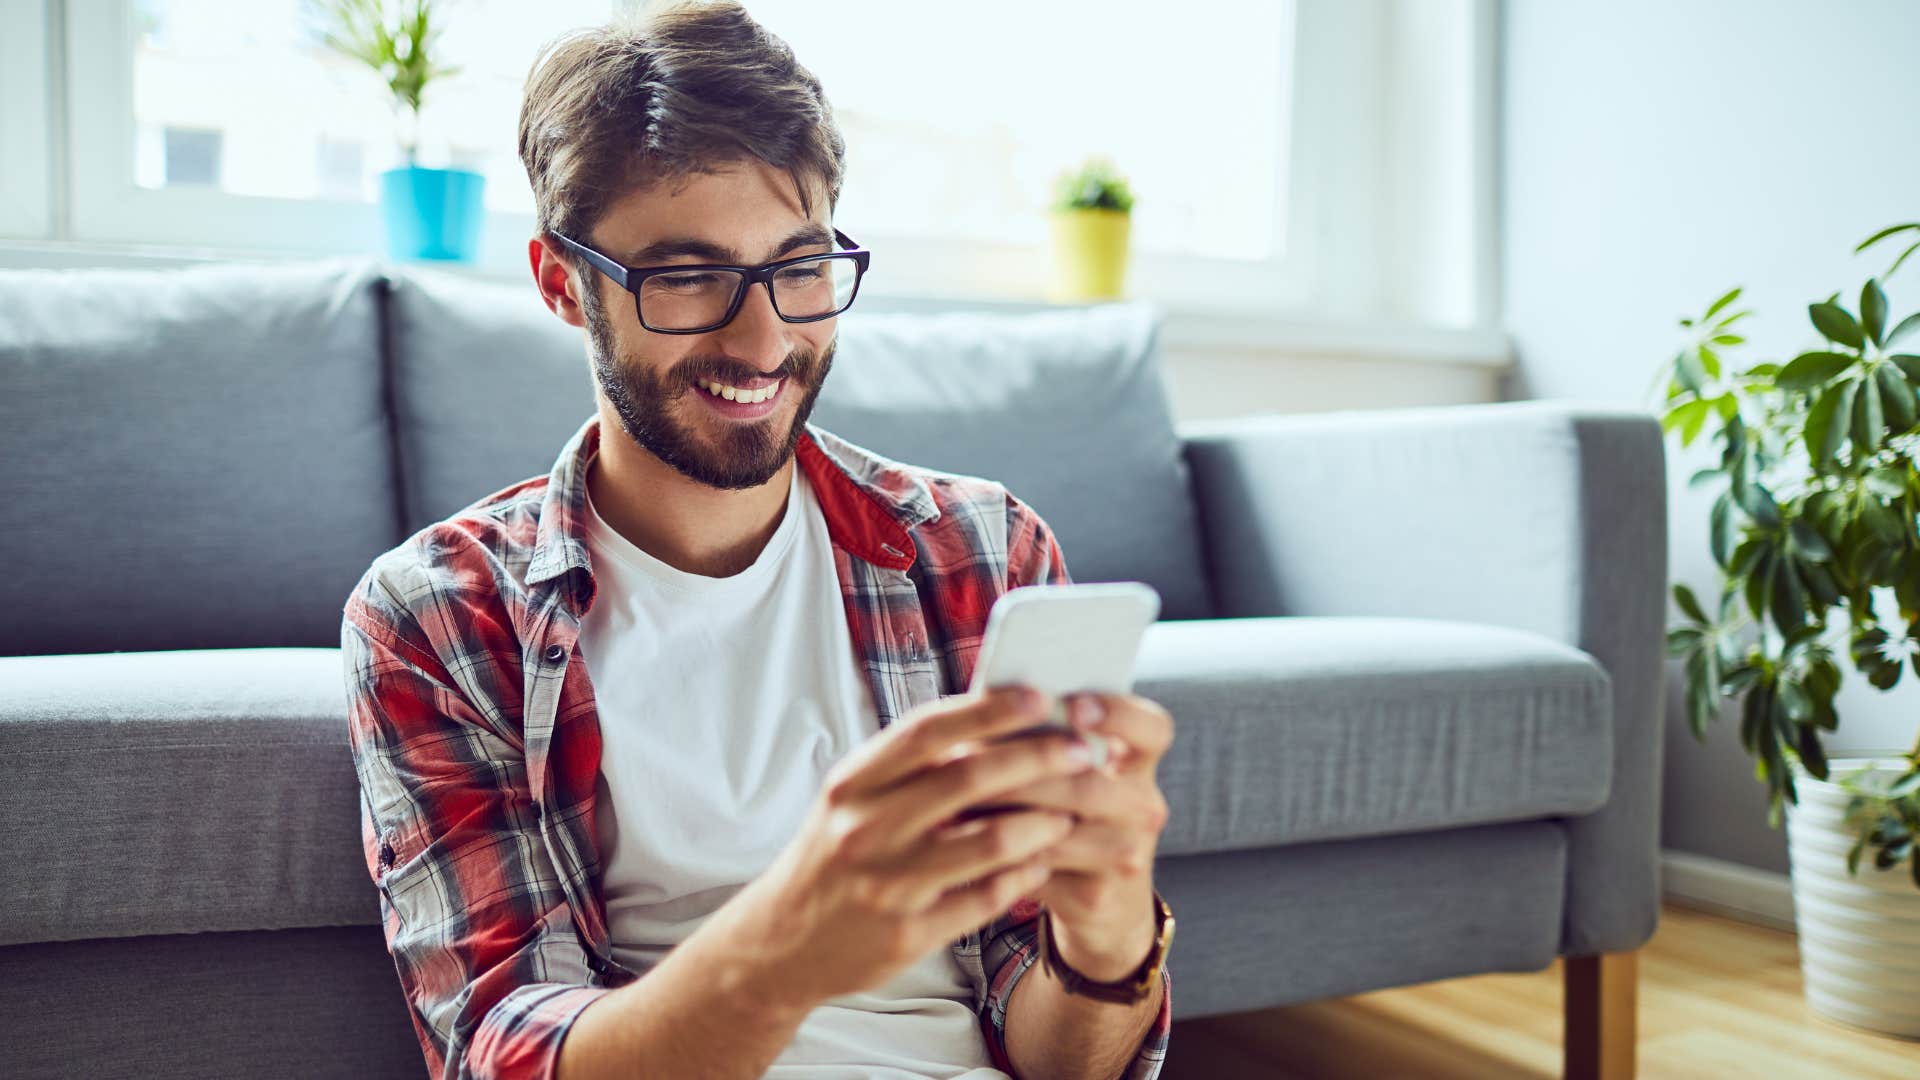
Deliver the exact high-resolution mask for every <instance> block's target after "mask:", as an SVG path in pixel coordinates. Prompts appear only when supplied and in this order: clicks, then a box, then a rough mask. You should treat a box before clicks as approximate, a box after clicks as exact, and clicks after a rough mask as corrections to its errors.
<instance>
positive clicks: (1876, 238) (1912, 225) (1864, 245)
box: [1853, 221, 1920, 255]
mask: <svg viewBox="0 0 1920 1080" xmlns="http://www.w3.org/2000/svg"><path fill="white" fill-rule="evenodd" d="M1908 230H1920V221H1910V222H1907V223H1906V224H1904V225H1889V226H1887V227H1886V228H1884V229H1881V230H1880V231H1879V232H1877V233H1874V234H1873V235H1872V236H1869V237H1867V238H1866V239H1865V240H1862V241H1860V246H1859V247H1856V248H1854V249H1853V253H1854V254H1855V255H1858V254H1860V253H1861V252H1863V251H1865V250H1867V249H1868V248H1870V247H1872V246H1873V245H1875V244H1877V243H1879V242H1880V241H1882V240H1885V239H1886V238H1887V237H1889V236H1892V235H1894V234H1895V233H1903V232H1907V231H1908Z"/></svg>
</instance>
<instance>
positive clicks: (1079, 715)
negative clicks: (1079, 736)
mask: <svg viewBox="0 0 1920 1080" xmlns="http://www.w3.org/2000/svg"><path fill="white" fill-rule="evenodd" d="M1106 717H1107V707H1106V706H1105V705H1104V704H1102V703H1101V701H1100V699H1099V698H1098V697H1095V696H1093V695H1091V694H1081V695H1079V696H1078V697H1075V698H1074V699H1073V724H1074V726H1075V727H1077V728H1079V729H1081V730H1082V731H1085V730H1086V729H1088V728H1096V727H1099V726H1100V721H1102V720H1104V719H1106Z"/></svg>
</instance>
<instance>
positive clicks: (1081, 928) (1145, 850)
mask: <svg viewBox="0 0 1920 1080" xmlns="http://www.w3.org/2000/svg"><path fill="white" fill-rule="evenodd" d="M1067 713H1068V717H1069V719H1070V720H1071V721H1072V722H1073V726H1074V728H1075V730H1078V731H1085V732H1089V733H1092V734H1097V735H1099V736H1100V737H1102V738H1104V739H1105V740H1106V742H1107V753H1108V760H1107V763H1106V764H1105V765H1103V766H1101V767H1100V768H1099V769H1096V770H1091V771H1088V772H1083V773H1079V774H1077V775H1073V776H1053V777H1047V778H1044V779H1041V780H1038V781H1035V782H1034V783H1031V784H1028V785H1026V786H1024V787H1021V788H1018V789H1016V790H1014V791H1011V792H1009V793H1007V795H1006V797H1005V801H1006V802H1009V803H1018V804H1021V805H1025V806H1030V807H1037V808H1049V809H1054V810H1059V811H1063V812H1066V813H1070V814H1072V815H1073V817H1074V825H1073V829H1072V831H1071V832H1069V833H1068V834H1067V836H1066V837H1065V838H1064V839H1062V840H1060V841H1058V842H1056V843H1055V844H1054V845H1053V846H1052V847H1050V848H1048V849H1046V850H1045V851H1043V852H1042V853H1041V856H1040V857H1041V859H1042V860H1043V861H1044V862H1045V863H1046V864H1047V865H1049V866H1051V867H1052V868H1053V875H1052V876H1051V877H1050V878H1049V879H1048V880H1047V882H1046V884H1045V885H1044V886H1042V887H1041V888H1039V889H1037V890H1035V891H1034V893H1033V896H1034V897H1035V899H1037V900H1039V901H1040V902H1041V903H1042V904H1043V905H1045V906H1046V908H1047V909H1048V910H1050V911H1051V912H1052V913H1053V916H1052V927H1053V934H1054V939H1055V942H1056V944H1057V947H1058V948H1059V950H1060V956H1061V958H1062V959H1064V960H1065V961H1066V962H1067V964H1068V965H1069V966H1071V967H1072V968H1073V969H1074V970H1075V971H1078V972H1080V973H1081V974H1082V975H1084V976H1086V977H1087V978H1089V979H1093V980H1096V981H1099V982H1112V981H1115V980H1117V979H1121V978H1124V977H1126V976H1127V975H1128V974H1130V973H1131V972H1132V971H1133V969H1134V968H1136V967H1138V966H1139V965H1140V961H1141V960H1143V959H1145V958H1146V955H1147V952H1148V950H1149V949H1151V948H1152V946H1153V934H1154V929H1155V922H1154V917H1153V858H1154V853H1155V851H1156V850H1157V849H1158V848H1159V845H1160V831H1161V829H1162V828H1164V827H1165V826H1166V823H1167V800H1166V798H1165V797H1164V796H1162V795H1161V793H1160V785H1159V782H1158V781H1157V779H1156V778H1155V775H1154V774H1155V770H1156V769H1157V768H1158V767H1159V764H1160V759H1161V757H1162V756H1164V755H1165V754H1166V752H1167V747H1169V746H1171V745H1172V743H1173V717H1172V716H1171V715H1169V714H1168V712H1167V710H1166V709H1164V708H1162V707H1161V706H1160V705H1159V704H1158V703H1157V702H1154V701H1151V700H1149V699H1147V698H1143V697H1140V696H1138V695H1136V694H1096V693H1083V694H1074V695H1071V696H1069V697H1068V699H1067ZM1096 716H1097V717H1098V718H1097V719H1096V718H1095V717H1096Z"/></svg>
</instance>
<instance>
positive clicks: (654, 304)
mask: <svg viewBox="0 0 1920 1080" xmlns="http://www.w3.org/2000/svg"><path fill="white" fill-rule="evenodd" d="M553 237H554V239H556V240H558V241H560V242H561V243H562V244H565V245H566V246H567V248H568V249H569V250H571V251H575V252H578V253H579V255H580V256H581V257H582V258H584V259H586V260H587V262H588V263H589V264H591V265H592V266H593V267H594V269H596V270H599V271H600V272H601V273H603V274H605V275H607V276H608V277H610V278H612V279H613V283H614V284H616V285H618V286H620V287H621V288H623V289H625V290H627V291H628V292H630V293H632V294H633V302H634V308H635V310H636V311H637V313H638V314H639V316H640V325H641V326H644V327H646V328H647V329H648V330H651V331H653V332H654V333H656V334H705V333H711V332H712V331H715V330H718V329H720V328H721V327H723V326H725V325H727V324H728V323H730V322H732V321H733V317H734V315H736V314H738V313H739V311H740V303H741V301H742V300H744V299H745V298H746V295H747V287H748V286H750V285H752V284H753V283H754V282H756V281H759V282H764V283H765V284H766V286H767V294H768V295H769V296H771V297H772V298H773V310H774V313H775V314H777V315H779V316H780V317H781V318H782V319H784V320H786V321H787V322H790V323H810V322H819V321H820V320H822V319H831V318H833V317H834V316H835V315H838V314H840V313H841V312H843V311H845V310H847V309H848V308H850V307H852V306H853V298H854V297H855V296H856V295H858V294H859V292H860V278H861V276H862V275H864V274H865V273H866V272H867V261H868V259H869V258H871V257H872V255H873V253H872V252H870V251H868V250H866V249H865V248H862V247H860V246H859V245H858V244H855V243H854V242H853V240H852V238H850V237H848V236H847V234H846V233H843V232H841V231H840V230H839V229H835V230H833V238H834V240H835V241H836V242H838V243H839V244H840V245H841V247H842V248H845V249H846V250H843V251H833V252H828V253H826V254H824V255H798V256H795V257H794V258H791V259H777V260H775V261H773V262H770V263H767V264H765V265H764V266H724V265H720V264H718V263H680V264H677V265H672V266H622V265H621V264H619V263H617V262H615V261H614V260H612V259H610V258H608V257H607V256H605V255H603V254H601V253H600V252H598V251H595V250H594V249H592V248H590V247H588V246H587V245H585V244H582V243H580V242H579V241H577V240H574V239H572V238H570V237H566V236H562V235H560V234H559V233H554V234H553Z"/></svg>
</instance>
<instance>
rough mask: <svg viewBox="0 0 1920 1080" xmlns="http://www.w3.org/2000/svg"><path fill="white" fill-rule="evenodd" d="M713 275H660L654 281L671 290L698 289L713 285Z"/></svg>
mask: <svg viewBox="0 0 1920 1080" xmlns="http://www.w3.org/2000/svg"><path fill="white" fill-rule="evenodd" d="M713 280H714V279H713V275H712V274H658V275H655V276H654V278H653V281H654V282H656V283H658V284H659V285H662V286H664V287H666V288H669V289H697V288H700V287H702V286H704V285H710V284H712V283H713Z"/></svg>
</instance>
